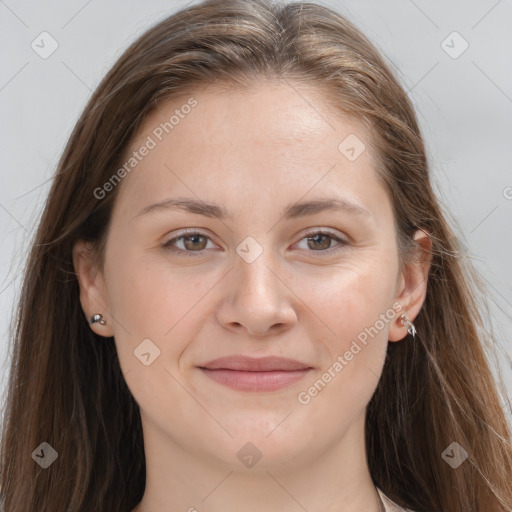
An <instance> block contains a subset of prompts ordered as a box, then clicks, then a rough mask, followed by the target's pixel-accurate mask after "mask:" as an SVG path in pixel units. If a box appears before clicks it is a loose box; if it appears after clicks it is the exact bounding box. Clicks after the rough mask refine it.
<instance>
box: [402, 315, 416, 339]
mask: <svg viewBox="0 0 512 512" xmlns="http://www.w3.org/2000/svg"><path fill="white" fill-rule="evenodd" d="M400 320H401V322H402V325H403V326H404V327H407V332H408V333H409V334H410V335H411V336H412V337H413V339H414V336H416V327H414V324H413V323H412V322H411V321H410V320H409V319H408V318H407V315H406V314H405V313H403V314H402V315H400Z"/></svg>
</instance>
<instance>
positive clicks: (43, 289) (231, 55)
mask: <svg viewBox="0 0 512 512" xmlns="http://www.w3.org/2000/svg"><path fill="white" fill-rule="evenodd" d="M262 78H271V79H278V80H281V79H282V80H287V81H289V83H292V82H295V83H299V82H300V83H302V84H304V85H308V86H312V87H313V86H314V87H317V88H318V89H319V90H322V91H323V92H325V93H326V95H327V96H326V97H327V98H328V99H329V101H330V102H331V104H332V106H333V107H334V108H338V109H339V111H340V112H344V113H346V114H347V115H352V116H354V117H355V118H357V119H360V120H362V121H363V122H364V123H365V125H366V127H367V128H368V131H369V133H371V134H372V140H371V143H372V149H373V151H374V153H375V155H376V156H377V157H378V159H379V163H380V165H379V166H378V172H379V173H380V176H381V178H382V180H383V182H384V183H385V185H386V187H387V188H388V191H389V194H390V197H391V199H392V203H393V208H394V214H395V221H396V227H397V233H398V235H397V237H398V239H397V244H398V248H399V254H400V258H401V261H404V262H406V261H407V260H408V258H411V257H413V251H412V248H413V247H414V242H413V241H412V239H411V235H412V233H413V232H414V231H415V230H416V229H418V228H419V229H423V230H425V231H426V232H428V233H429V234H430V236H431V239H432V242H433V247H432V266H431V269H430V273H429V278H428V290H427V296H426V299H425V303H424V305H423V307H422V309H421V311H420V313H419V315H418V316H417V317H416V319H415V326H416V329H417V332H418V335H417V336H416V339H415V340H414V341H412V340H411V339H409V340H408V341H407V342H404V343H389V348H388V357H387V359H386V363H385V366H384V369H383V374H382V377H381V379H380V381H379V384H378V387H377V390H376V392H375V394H374V396H373V398H372V400H371V402H370V404H369V406H368V410H367V420H366V444H367V456H368V461H369V466H370V471H371V475H372V478H373V480H374V482H375V484H376V485H378V486H379V487H380V488H381V489H382V490H383V492H384V493H385V494H387V495H388V496H389V497H390V498H391V499H393V500H394V501H396V502H397V503H398V504H400V505H402V506H406V507H409V508H411V509H413V510H415V511H418V512H422V511H429V512H430V511H446V512H448V511H449V512H477V511H478V512H482V511H484V510H485V511H486V512H498V511H510V510H512V448H511V434H510V425H508V424H507V420H506V416H505V414H504V410H503V407H502V406H501V405H500V395H499V392H498V387H497V385H496V383H495V381H494V379H493V376H492V373H491V371H490V367H489V364H488V362H487V355H486V350H487V347H488V346H491V344H492V336H491V335H490V334H489V333H488V331H487V330H486V329H485V328H484V322H483V321H482V316H481V313H479V310H478V308H477V304H478V302H479V298H480V297H481V294H482V293H483V291H484V289H483V287H482V286H481V280H479V278H478V275H477V274H476V272H475V271H474V270H473V268H472V266H471V265H470V263H469V262H467V261H465V260H464V259H463V258H462V257H461V252H462V251H461V247H460V245H459V243H458V240H457V238H456V236H455V234H454V231H453V230H452V228H450V226H449V224H448V222H447V220H446V219H447V214H446V213H443V211H442V209H441V206H440V203H439V201H438V199H437V198H436V197H435V194H434V192H433V190H432V187H431V177H430V175H429V164H428V162H427V157H426V152H425V147H424V143H423V141H422V137H421V134H420V130H419V127H418V122H417V118H416V115H415V112H414V109H413V106H412V104H411V102H410V100H409V98H408V96H407V94H406V93H405V92H404V90H403V88H402V86H401V85H400V83H399V81H398V80H397V78H396V77H395V76H394V75H393V73H392V72H391V70H390V68H389V66H388V65H387V64H386V62H385V61H384V59H383V58H382V57H381V56H380V55H379V53H378V51H377V50H376V49H375V47H374V46H373V45H372V43H371V42H370V41H369V40H368V39H367V38H366V37H365V36H364V35H362V34H361V33H360V32H359V31H358V30H357V29H356V28H355V27H354V26H353V25H352V24H351V23H350V22H349V21H348V20H347V19H345V18H344V17H343V16H341V15H340V14H338V13H336V12H335V11H333V10H331V9H329V8H327V7H324V6H320V5H316V4H314V3H298V2H297V3H290V4H279V3H276V2H270V1H265V0H210V1H205V2H202V3H200V4H197V5H194V6H192V7H189V8H186V9H184V10H182V11H180V12H178V13H177V14H174V15H172V16H170V17H168V18H166V19H164V20H163V21H161V22H159V23H158V24H156V25H155V26H153V27H152V28H151V29H150V30H148V31H147V32H146V33H145V34H143V35H142V36H141V37H140V38H139V39H137V40H136V41H135V42H134V43H133V44H132V45H131V46H130V47H129V48H128V49H127V50H126V51H125V52H124V53H123V55H122V56H121V57H120V58H119V60H118V61H117V62H116V63H115V65H114V66H113V68H112V69H111V70H110V71H109V72H108V74H107V75H106V77H105V78H104V79H103V81H102V82H101V83H100V85H99V86H98V88H97V89H96V91H95V92H94V93H93V95H92V97H91V99H90V101H89V102H88V104H87V105H86V107H85V109H84V111H83V113H82V115H81V117H80V119H79V120H78V123H77V124H76V127H75V128H74V130H73V133H72V134H71V136H70V139H69V141H68V143H67V146H66V148H65V150H64V153H63V155H62V157H61V160H60V161H59V164H58V169H57V172H56V174H55V177H54V180H53V184H52V187H51V191H50V194H49V197H48V199H47V202H46V205H45V208H44V211H43V214H42V218H41V221H40V224H39V227H38V230H37V233H36V235H35V240H34V241H33V245H32V249H31V252H30V255H29V258H28V262H27V267H26V272H25V274H24V280H23V285H22V291H21V299H20V302H19V307H18V309H17V315H16V326H15V329H14V330H13V340H12V344H13V359H12V367H11V373H10V380H9V385H8V395H7V404H6V410H5V418H4V425H3V434H2V440H1V441H2V444H1V471H2V474H1V505H2V506H3V508H4V509H5V510H6V512H27V511H29V510H42V511H51V512H59V511H62V512H64V511H66V512H78V511H87V512H90V511H92V510H99V511H109V512H115V511H123V512H126V511H128V510H131V509H132V508H133V507H134V506H135V505H136V504H137V503H138V502H139V501H140V500H141V498H142V495H143V492H144V486H145V459H144V448H143V437H142V428H141V421H140V413H139V409H138V405H137V403H136V402H135V400H134V399H133V397H132V395H131V394H130V392H129V389H128V388H127V386H126V383H125V381H124V379H123V376H122V372H121V370H120V367H119V362H118V358H117V353H116V350H115V345H114V341H113V338H107V339H105V338H101V337H99V336H97V335H96V334H94V333H93V332H92V331H91V329H90V328H89V325H88V323H87V319H86V318H85V316H84V313H83V311H82V309H81V305H80V301H79V288H78V282H77V279H76V275H75V272H74V267H73V261H72V248H73V246H74V244H75V243H76V242H77V240H79V239H84V240H88V241H90V242H92V243H94V244H95V247H96V249H97V251H96V253H97V257H98V261H100V262H101V261H103V260H102V258H103V247H104V242H105V238H106V235H107V230H108V223H109V219H110V214H111V211H112V206H113V203H114V200H115V198H116V194H117V190H116V189H114V190H113V191H112V192H111V193H109V194H107V195H106V197H104V198H103V199H101V200H100V199H97V198H96V196H95V194H94V190H95V189H96V188H97V187H101V186H102V185H103V184H104V183H106V182H107V181H108V180H109V178H110V177H111V176H112V175H113V173H114V172H115V170H116V169H118V168H119V166H120V165H121V164H122V157H123V152H124V151H125V150H126V148H127V147H128V145H129V143H130V141H131V140H132V138H133V136H134V134H135V133H136V132H137V130H138V129H139V127H140V126H141V124H142V123H143V121H144V119H145V117H146V116H147V115H148V113H150V112H151V111H152V110H153V109H154V108H155V107H156V105H157V104H158V103H159V102H161V101H164V100H166V99H169V98H171V97H173V95H175V94H178V93H183V92H184V91H187V90H189V89H190V88H191V87H192V86H195V85H202V84H204V85H208V84H213V83H215V84H217V85H218V84H221V83H224V84H230V85H232V86H234V87H244V86H247V85H250V84H251V83H253V82H254V81H255V80H261V79H262ZM117 188H119V187H117ZM42 442H47V443H48V444H49V445H51V446H52V447H53V448H54V449H55V450H56V451H57V453H58V458H57V460H56V461H55V462H54V463H53V464H52V465H51V466H50V467H48V468H47V469H43V468H41V467H40V466H39V465H38V464H36V463H35V462H34V460H32V456H31V454H32V452H33V450H34V449H35V448H36V447H38V446H39V445H40V444H41V443H42ZM453 442H457V443H458V444H459V445H460V446H462V447H463V448H464V450H465V451H466V452H467V454H468V459H467V460H466V461H465V462H464V463H463V464H461V465H460V466H459V467H458V468H456V469H454V468H452V467H451V466H450V465H449V464H447V462H445V460H444V459H443V457H442V453H443V452H444V450H445V449H446V448H447V447H448V446H449V445H450V444H451V443H453Z"/></svg>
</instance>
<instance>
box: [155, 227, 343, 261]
mask: <svg viewBox="0 0 512 512" xmlns="http://www.w3.org/2000/svg"><path fill="white" fill-rule="evenodd" d="M196 235H199V236H203V237H205V238H207V239H208V240H210V237H209V236H207V235H205V234H203V233H201V232H199V231H194V230H190V231H186V232H184V233H182V234H181V235H180V236H178V237H175V238H172V239H171V240H169V241H167V242H165V243H164V244H163V245H162V247H163V248H164V249H167V250H170V251H172V252H173V253H175V254H177V255H179V256H202V255H203V252H204V251H205V250H206V249H202V250H201V251H184V250H182V249H176V247H172V244H173V243H175V242H177V241H178V240H181V239H183V238H191V237H193V236H196ZM315 235H326V236H328V237H329V238H331V239H332V240H335V241H336V242H338V243H339V244H338V245H336V246H334V247H331V248H329V249H325V250H319V251H313V250H311V251H310V252H319V253H322V254H329V255H331V254H335V253H337V252H339V251H341V250H343V249H344V247H345V246H347V245H349V243H348V242H347V241H346V240H343V239H342V238H339V237H338V236H336V235H334V234H333V233H331V232H329V231H326V230H312V231H309V232H307V233H305V234H304V236H303V237H302V238H301V240H300V241H302V240H304V239H306V238H313V237H314V236H315Z"/></svg>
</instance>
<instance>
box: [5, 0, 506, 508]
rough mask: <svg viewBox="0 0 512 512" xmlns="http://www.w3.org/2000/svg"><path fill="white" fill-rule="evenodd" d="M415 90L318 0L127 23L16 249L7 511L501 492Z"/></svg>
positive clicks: (476, 357) (499, 497)
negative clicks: (20, 272) (23, 263)
mask: <svg viewBox="0 0 512 512" xmlns="http://www.w3.org/2000/svg"><path fill="white" fill-rule="evenodd" d="M458 250H459V246H458V244H457V242H456V238H455V235H454V233H453V231H452V230H451V229H450V227H449V225H448V223H447V222H446V220H445V215H444V214H443V212H442V211H441V209H440V207H439V204H438V202H437V199H436V197H435V195H434V193H433V191H432V188H431V184H430V177H429V171H428V163H427V159H426V156H425V148H424V145H423V141H422V138H421V134H420V131H419V127H418V123H417V119H416V116H415V113H414V110H413V107H412V105H411V103H410V101H409V99H408V97H407V95H406V94H405V92H404V90H403V89H402V87H401V86H400V84H399V83H398V81H397V80H396V78H395V77H394V76H393V74H392V73H391V72H390V70H389V68H388V66H387V65H386V64H385V62H384V61H383V59H382V58H381V57H380V56H379V55H378V52H377V51H376V49H375V48H374V46H372V44H371V43H370V42H369V41H368V40H367V39H366V38H365V37H364V36H363V35H362V34H361V33H360V32H359V31H358V30H357V29H356V28H355V27H354V26H353V25H352V24H351V23H349V22H348V21H347V20H346V19H344V18H343V17H342V16H340V15H339V14H337V13H335V12H334V11H332V10H329V9H328V8H326V7H322V6H319V5H315V4H311V3H294V4H288V5H285V4H283V5H278V4H276V3H270V2H265V1H263V0H256V1H241V0H227V1H225V0H224V1H220V0H210V1H206V2H203V3H201V4H198V5H195V6H193V7H190V8H188V9H184V10H182V11H181V12H178V13H177V14H175V15H173V16H170V17H169V18H167V19H165V20H164V21H162V22H160V23H159V24H157V25H156V26H154V27H152V28H151V29H150V30H149V31H147V32H146V33H145V34H143V35H142V36H141V37H140V38H139V39H138V40H137V41H136V42H134V43H133V44H132V45H131V46H130V48H128V49H127V50H126V51H125V53H124V54H123V55H122V56H121V58H120V59H119V60H118V62H117V63H116V64H115V65H114V67H113V68H112V70H111V71H110V72H109V73H108V74H107V76H106V77H105V79H104V80H103V81H102V83H101V84H100V85H99V87H98V88H97V90H96V91H95V93H94V94H93V96H92V98H91V100H90V101H89V104H88V105H87V106H86V108H85V110H84V112H83V114H82V116H81V118H80V119H79V121H78V123H77V125H76V128H75V130H74V131H73V133H72V135H71V137H70V140H69V142H68V145H67V147H66V148H65V151H64V154H63V156H62V159H61V161H60V162H59V168H58V172H57V174H56V176H55V180H54V183H53V186H52V189H51V192H50V195H49V198H48V201H47V204H46V207H45V209H44V212H43V216H42V219H41V222H40V226H39V229H38V232H37V236H36V240H35V242H34V245H33V248H32V252H31V254H30V258H29V261H28V266H27V271H26V275H25V280H24V285H23V291H22V298H21V302H20V306H19V314H18V323H17V330H16V336H15V339H14V343H15V345H14V346H15V353H14V359H13V363H12V364H13V366H12V374H11V380H10V383H9V395H8V402H7V410H6V419H5V425H4V432H3V438H2V487H1V489H2V491H1V496H2V500H3V501H2V505H3V507H4V508H5V510H6V511H9V512H21V511H23V512H26V511H28V510H43V511H50V510H51V511H52V512H55V511H61V510H62V511H92V510H101V511H135V512H148V511H150V510H151V511H154V512H159V511H164V510H165V511H167V510H189V511H193V510H212V511H213V510H222V511H229V510H246V511H251V512H252V511H259V510H268V511H277V510H279V511H283V510H286V511H287V510H290V511H292V510H300V509H301V510H308V511H310V512H327V511H329V512H331V511H343V512H354V511H362V510H364V511H366V512H369V511H371V512H377V511H380V510H387V511H395V510H410V511H415V512H422V511H450V512H468V511H484V510H485V511H486V512H487V511H490V512H494V511H496V512H497V511H507V510H508V511H510V510H512V490H511V486H510V482H511V481H512V464H511V460H512V450H511V445H510V440H511V435H510V427H509V425H508V424H507V421H506V418H505V414H504V411H503V409H502V407H501V405H500V395H499V392H498V387H497V385H496V383H495V382H494V380H493V377H492V374H491V372H490V369H489V365H488V363H487V360H486V357H485V355H484V346H485V344H486V343H487V342H488V341H489V336H488V335H487V334H486V333H485V331H484V330H483V322H482V319H481V317H480V315H479V312H478V310H477V307H476V304H477V290H476V287H475V284H478V281H476V280H475V279H476V277H475V275H474V272H473V271H472V269H471V268H470V267H468V266H465V264H464V263H463V262H462V261H461V260H460V258H459V257H458Z"/></svg>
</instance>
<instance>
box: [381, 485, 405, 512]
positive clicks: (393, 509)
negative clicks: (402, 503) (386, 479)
mask: <svg viewBox="0 0 512 512" xmlns="http://www.w3.org/2000/svg"><path fill="white" fill-rule="evenodd" d="M377 492H378V493H379V496H380V498H381V500H382V503H384V508H385V510H386V512H414V511H413V510H410V509H408V508H403V507H399V506H398V505H397V504H396V503H393V502H392V501H391V500H390V499H389V498H388V497H387V496H386V495H385V494H384V493H383V492H382V491H381V490H380V489H379V488H378V487H377Z"/></svg>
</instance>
